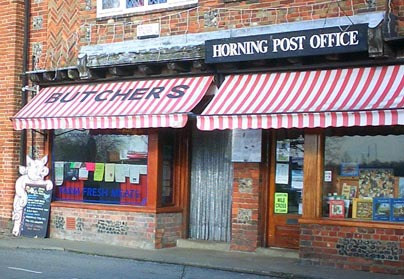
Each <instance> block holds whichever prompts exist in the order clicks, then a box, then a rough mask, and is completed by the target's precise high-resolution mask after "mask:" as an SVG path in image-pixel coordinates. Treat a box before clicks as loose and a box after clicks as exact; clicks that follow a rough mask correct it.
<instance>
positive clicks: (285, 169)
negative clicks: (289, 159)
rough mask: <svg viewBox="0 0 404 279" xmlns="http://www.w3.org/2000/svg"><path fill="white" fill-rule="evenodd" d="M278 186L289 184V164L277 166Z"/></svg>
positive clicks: (276, 178) (276, 177)
mask: <svg viewBox="0 0 404 279" xmlns="http://www.w3.org/2000/svg"><path fill="white" fill-rule="evenodd" d="M275 183H276V184H289V164H276V174H275Z"/></svg>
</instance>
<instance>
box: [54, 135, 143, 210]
mask: <svg viewBox="0 0 404 279" xmlns="http://www.w3.org/2000/svg"><path fill="white" fill-rule="evenodd" d="M52 155H53V156H52V159H53V160H52V162H53V167H52V170H53V180H54V184H55V185H56V187H55V191H54V195H55V196H54V198H55V200H61V201H77V202H87V203H101V204H130V205H137V206H145V205H146V204H147V173H148V171H147V161H148V136H147V135H123V134H109V133H99V132H98V133H94V132H93V131H88V130H85V131H84V130H82V131H79V130H71V131H55V133H54V137H53V153H52Z"/></svg>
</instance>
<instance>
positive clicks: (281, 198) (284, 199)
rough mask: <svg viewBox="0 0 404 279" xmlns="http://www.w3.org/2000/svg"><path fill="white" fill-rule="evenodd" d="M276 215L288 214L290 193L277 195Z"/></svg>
mask: <svg viewBox="0 0 404 279" xmlns="http://www.w3.org/2000/svg"><path fill="white" fill-rule="evenodd" d="M274 207H275V213H288V193H275V202H274Z"/></svg>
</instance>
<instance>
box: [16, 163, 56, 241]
mask: <svg viewBox="0 0 404 279" xmlns="http://www.w3.org/2000/svg"><path fill="white" fill-rule="evenodd" d="M47 162H48V156H45V157H43V158H42V159H40V160H32V159H31V158H30V157H29V156H27V166H26V167H24V166H20V167H19V172H20V174H21V176H20V177H19V178H18V179H17V181H16V182H15V196H14V205H13V206H14V208H13V216H12V219H13V220H14V226H13V231H12V233H13V235H14V236H19V235H20V231H21V220H22V213H23V210H24V207H25V206H26V205H27V201H28V197H27V192H26V190H25V188H26V186H27V184H30V185H41V186H43V185H45V188H46V190H51V189H52V188H53V183H52V181H50V180H44V178H45V176H47V175H48V173H49V169H48V167H46V163H47Z"/></svg>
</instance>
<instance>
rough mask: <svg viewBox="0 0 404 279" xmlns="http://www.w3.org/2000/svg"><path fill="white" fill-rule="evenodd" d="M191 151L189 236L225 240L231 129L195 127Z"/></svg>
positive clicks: (227, 238) (228, 219)
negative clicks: (201, 128) (202, 128)
mask: <svg viewBox="0 0 404 279" xmlns="http://www.w3.org/2000/svg"><path fill="white" fill-rule="evenodd" d="M191 152H192V158H191V159H192V162H191V202H190V203H191V204H190V207H191V208H190V220H189V226H190V228H189V229H190V230H189V232H190V233H189V236H190V238H192V239H198V240H212V241H224V242H228V241H230V228H231V197H232V182H233V172H232V164H231V160H230V158H231V156H230V154H231V132H229V131H209V132H203V131H199V130H196V129H195V130H194V131H193V135H192V151H191Z"/></svg>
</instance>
